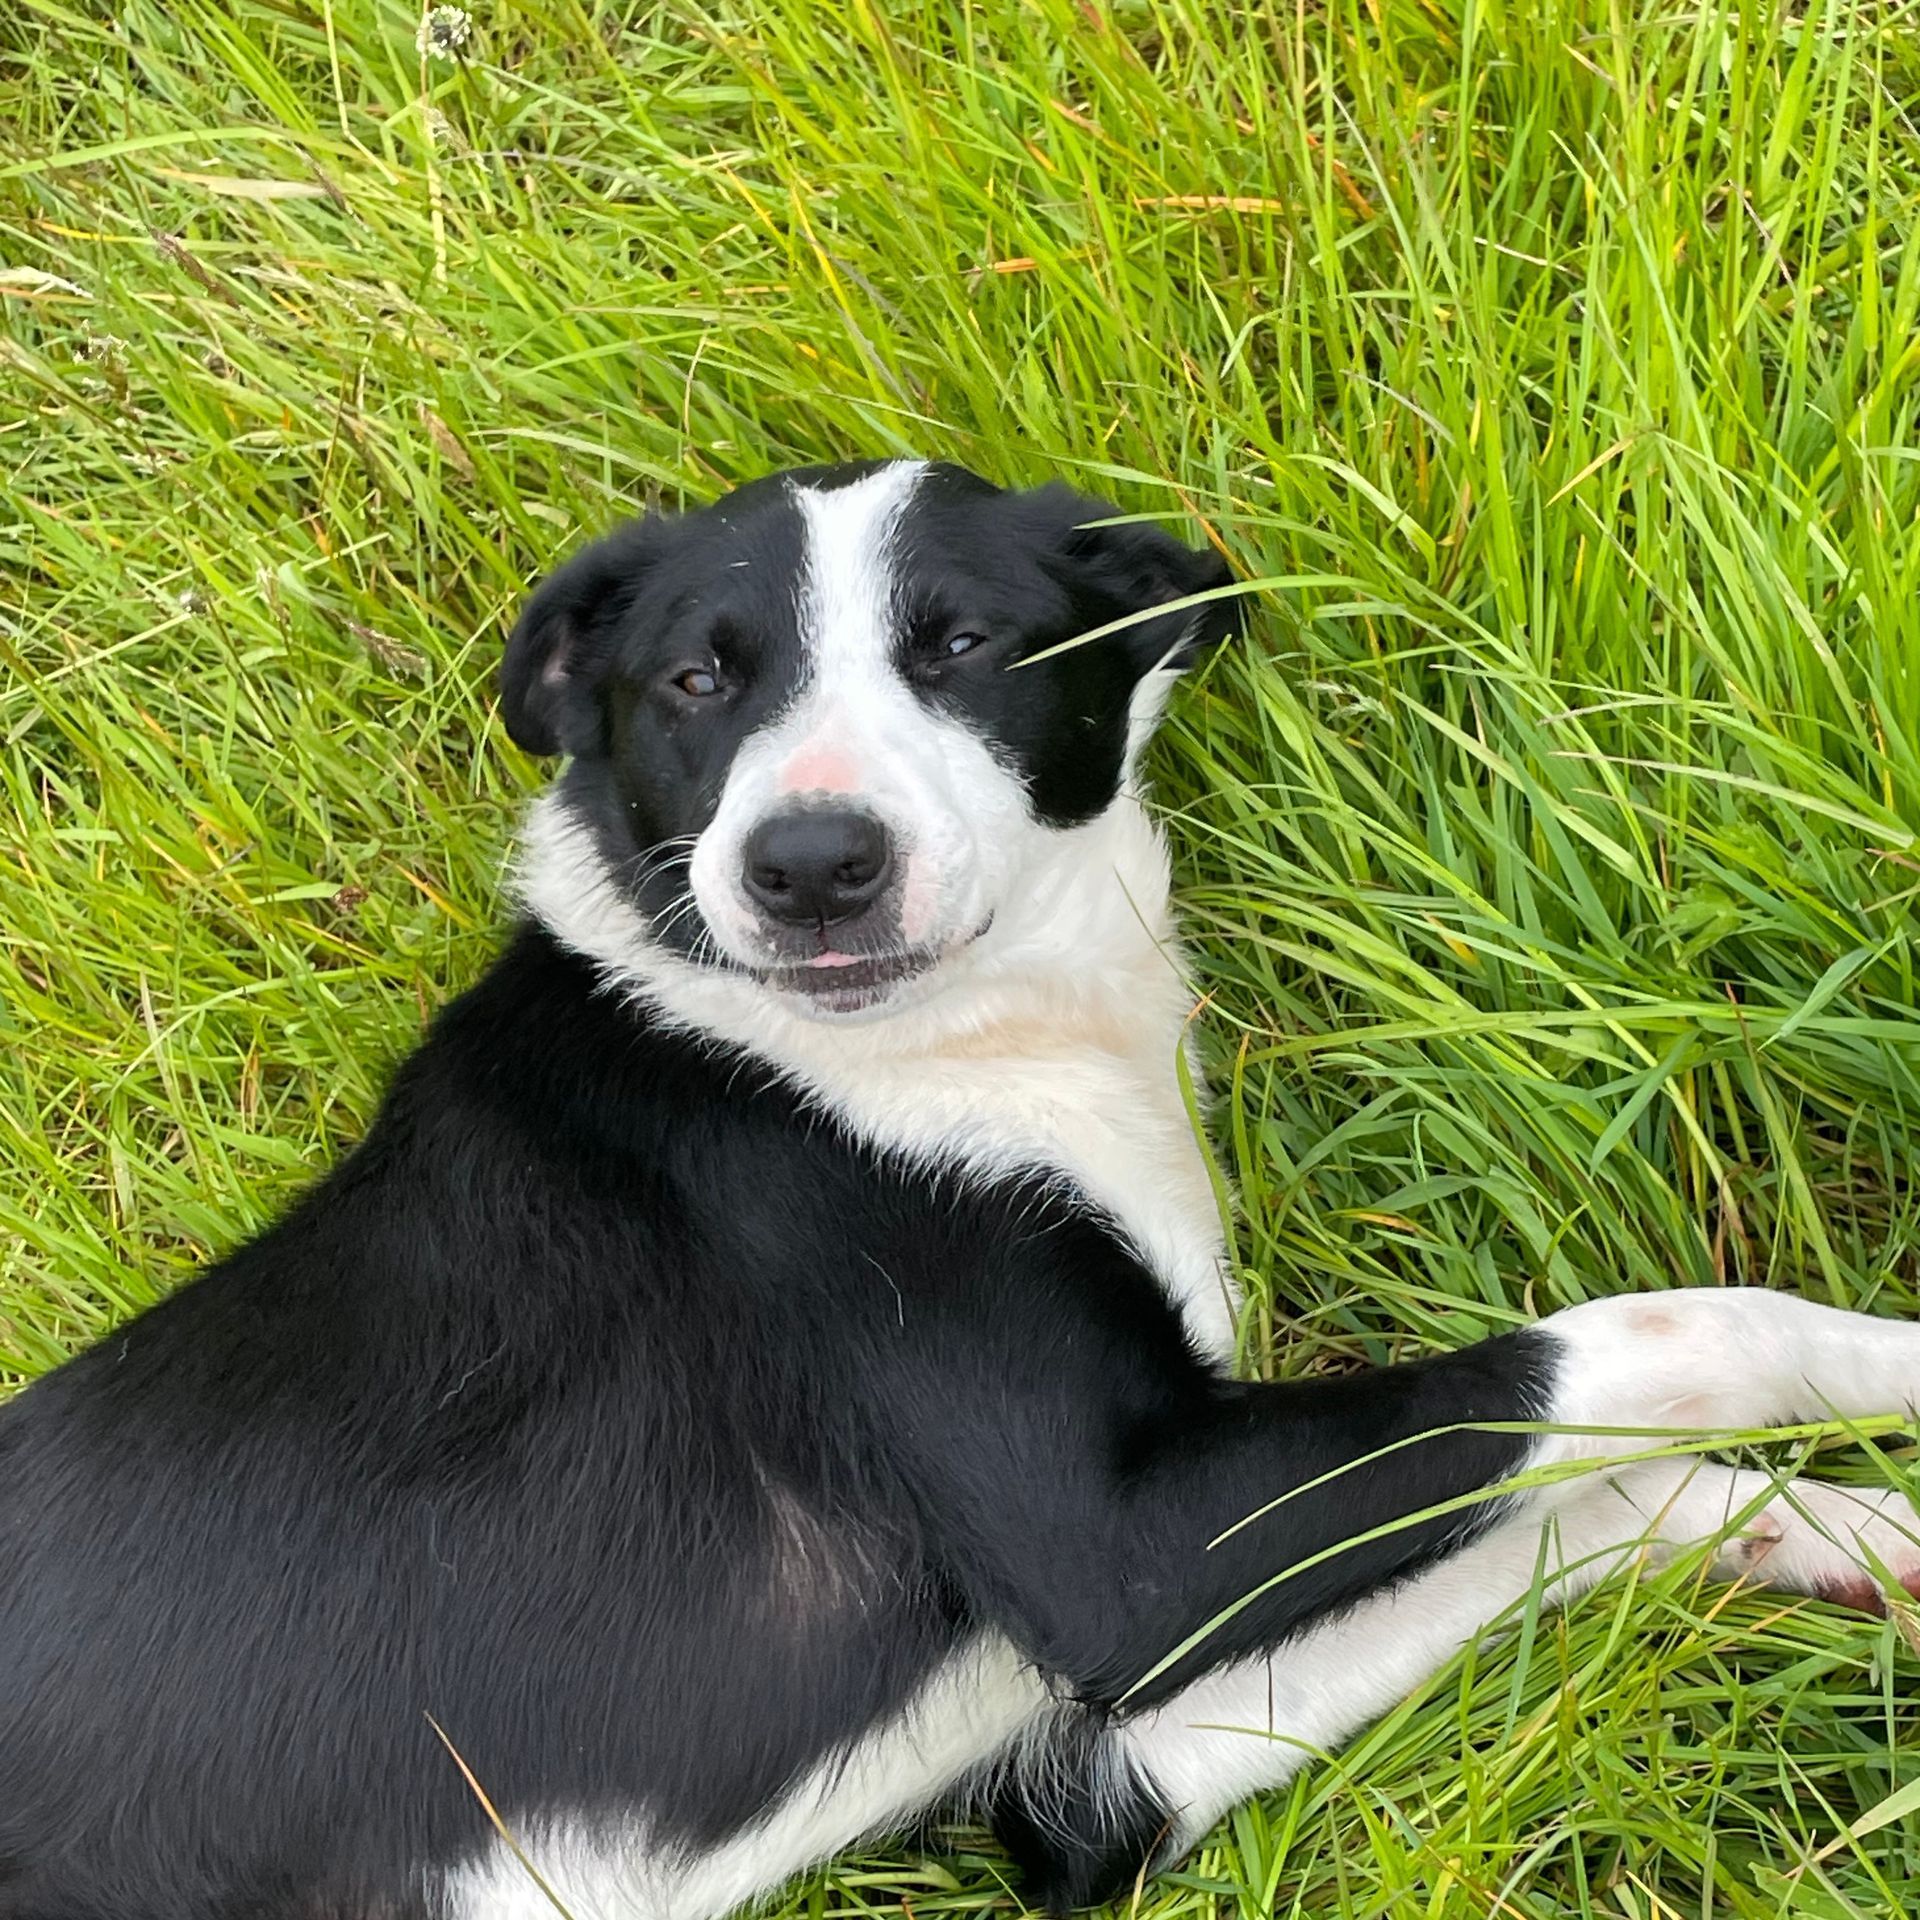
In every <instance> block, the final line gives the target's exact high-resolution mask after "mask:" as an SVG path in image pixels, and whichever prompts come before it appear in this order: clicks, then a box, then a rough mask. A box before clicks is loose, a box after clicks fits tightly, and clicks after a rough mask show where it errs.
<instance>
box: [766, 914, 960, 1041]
mask: <svg viewBox="0 0 1920 1920" xmlns="http://www.w3.org/2000/svg"><path fill="white" fill-rule="evenodd" d="M992 924H993V922H992V916H991V915H989V916H988V918H987V919H986V920H985V921H984V922H983V923H982V924H981V925H980V926H978V927H976V928H975V929H974V930H973V932H971V933H969V934H966V935H963V936H962V937H961V938H959V939H957V940H951V941H946V942H943V943H941V944H940V945H937V946H923V947H902V948H898V949H896V950H893V951H890V952H884V953H863V954H846V953H835V952H829V953H823V954H816V955H814V956H812V957H811V958H809V959H806V960H802V961H784V960H783V961H777V962H774V963H772V964H769V965H761V966H758V967H755V968H754V969H752V971H753V975H754V978H755V979H757V980H758V981H759V982H760V984H761V985H762V986H763V987H765V988H767V989H768V990H769V991H770V992H772V993H775V994H777V995H779V998H780V1004H781V1006H782V1007H784V1008H785V1009H786V1010H787V1011H788V1012H791V1013H798V1014H801V1015H804V1016H806V1017H807V1018H810V1019H817V1020H858V1019H878V1018H884V1017H885V1016H887V1015H889V1014H892V1013H895V1012H898V1011H899V1010H900V1009H902V1008H903V1007H907V1006H917V1005H918V1004H919V1003H920V1002H921V1001H923V1000H925V999H926V998H927V997H928V996H929V995H930V994H932V993H937V992H938V991H939V989H940V987H941V986H942V985H943V984H944V982H945V980H946V979H948V978H950V977H951V972H952V963H953V962H954V961H955V960H956V959H957V958H958V957H959V956H960V955H961V954H962V953H964V952H966V951H967V950H968V949H969V948H970V947H972V946H973V944H974V942H975V941H977V940H978V939H979V938H980V937H981V936H982V935H983V934H984V933H985V932H986V931H987V928H988V927H989V926H991V925H992Z"/></svg>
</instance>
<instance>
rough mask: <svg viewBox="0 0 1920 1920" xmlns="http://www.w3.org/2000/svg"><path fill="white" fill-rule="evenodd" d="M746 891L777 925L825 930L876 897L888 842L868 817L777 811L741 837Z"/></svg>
mask: <svg viewBox="0 0 1920 1920" xmlns="http://www.w3.org/2000/svg"><path fill="white" fill-rule="evenodd" d="M745 862H746V865H745V872H744V874H743V875H742V878H743V879H744V880H745V882H746V888H747V892H748V893H749V894H751V895H752V896H753V898H754V899H755V900H756V901H757V902H758V903H759V904H760V905H761V906H762V907H764V908H765V909H766V911H767V912H768V913H770V914H771V915H772V916H773V917H774V918H775V919H776V920H790V921H792V922H794V923H795V924H796V925H809V926H831V925H832V924H833V922H834V921H836V920H850V919H852V917H853V916H854V915H855V914H856V913H858V912H859V911H860V909H861V908H862V907H864V906H866V905H867V904H868V903H869V902H870V901H872V900H874V899H876V898H877V897H878V896H879V893H880V890H881V889H882V888H883V887H884V886H885V885H886V884H887V880H888V877H889V876H890V875H891V874H892V872H893V842H892V841H891V840H890V839H889V838H888V837H887V830H886V828H885V827H883V826H882V825H881V824H880V822H879V821H878V820H876V819H875V818H874V817H873V815H872V814H870V813H848V812H841V811H838V810H832V811H829V810H825V809H818V808H810V809H803V810H800V811H796V812H793V813H776V814H772V815H770V816H769V817H768V818H767V819H765V820H762V821H761V822H760V824H759V825H758V826H757V827H755V828H754V830H753V831H752V832H751V833H750V834H748V835H747V844H746V851H745Z"/></svg>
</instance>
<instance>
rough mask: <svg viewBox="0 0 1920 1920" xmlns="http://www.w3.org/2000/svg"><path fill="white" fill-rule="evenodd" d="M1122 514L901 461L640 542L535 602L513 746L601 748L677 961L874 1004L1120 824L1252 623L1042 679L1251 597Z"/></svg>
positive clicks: (623, 842)
mask: <svg viewBox="0 0 1920 1920" xmlns="http://www.w3.org/2000/svg"><path fill="white" fill-rule="evenodd" d="M1109 512H1110V510H1109V509H1106V508H1103V507H1101V506H1099V505H1098V504H1097V503H1096V502H1093V501H1090V500H1084V499H1081V498H1079V497H1077V496H1075V495H1074V494H1072V493H1070V492H1068V491H1067V490H1066V489H1065V488H1063V487H1046V488H1042V489H1039V490H1038V491H1035V492H1029V493H1014V492H1005V491H1002V490H1000V489H998V488H995V487H992V486H989V485H988V484H987V483H986V482H985V481H983V480H979V479H976V478H975V477H974V476H973V475H971V474H968V473H965V472H962V471H961V470H959V469H958V468H953V467H945V466H929V465H924V464H921V463H919V462H910V461H896V462H888V463H883V464H879V465H870V466H857V467H842V468H829V469H807V470H803V471H799V472H795V473H792V474H783V475H775V476H773V477H772V478H769V479H766V480H760V481H756V482H754V483H753V484H751V485H749V486H745V487H742V488H740V489H739V490H738V491H737V492H735V493H732V494H730V495H728V496H727V497H726V498H725V499H723V500H721V501H720V502H719V503H718V504H717V505H714V506H711V507H708V508H705V509H703V510H701V511H698V512H694V513H688V514H685V515H681V516H678V517H672V518H667V517H657V518H653V519H648V520H642V521H638V522H636V523H634V524H633V525H631V526H629V527H627V528H625V529H623V530H622V531H620V532H618V533H616V534H614V535H612V536H611V537H610V538H608V539H606V540H603V541H601V542H600V543H599V544H598V545H597V546H594V547H591V548H589V549H588V550H587V551H586V552H584V553H582V554H580V555H579V556H578V557H577V558H575V559H574V560H572V561H571V562H569V563H568V564H567V565H566V566H565V567H563V568H562V569H561V570H560V571H559V572H558V573H556V574H555V575H554V576H553V577H552V578H551V579H549V580H548V581H546V582H545V584H544V585H542V586H541V588H540V589H539V591H538V592H537V593H536V594H535V595H534V596H533V599H532V601H531V602H530V604H529V605H528V607H527V610H526V612H525V614H524V615H523V617H522V619H521V621H520V624H519V626H518V627H517V628H516V630H515V632H514V635H513V639H512V641H511V642H510V644H509V646H508V650H507V658H506V662H505V665H504V667H503V669H502V675H501V682H502V691H503V696H504V701H505V710H506V719H507V726H508V730H509V731H510V732H511V733H512V735H513V737H514V738H515V740H517V741H518V742H519V743H520V744H521V745H522V746H525V747H527V748H529V749H531V750H533V751H535V752H541V753H553V752H565V753H569V754H572V755H573V756H575V759H574V765H573V767H572V769H571V770H570V771H569V773H568V774H567V776H566V778H565V780H564V782H563V793H564V796H565V800H566V804H567V805H568V806H569V807H570V808H572V809H573V811H574V813H575V814H576V816H577V817H578V818H579V819H580V820H581V821H582V822H583V823H584V824H585V825H586V826H588V827H589V829H590V830H591V832H592V834H593V837H594V841H595V844H596V846H597V847H598V849H599V851H600V854H601V856H602V858H603V859H604V860H605V861H606V862H607V864H608V869H609V873H610V875H611V876H612V878H613V879H614V881H615V883H616V884H617V885H618V886H619V887H620V889H621V890H622V893H623V895H624V896H625V897H626V898H627V899H629V900H630V901H631V903H632V904H633V905H634V906H636V907H637V908H638V909H639V910H640V912H641V913H642V914H643V915H644V916H645V917H646V920H647V922H648V924H649V927H650V930H651V937H652V939H653V941H654V942H655V943H657V944H658V945H659V946H661V947H662V948H664V949H666V950H668V951H670V952H673V953H675V954H678V955H680V956H681V957H683V958H688V959H693V960H698V961H705V962H710V963H712V964H715V965H721V966H730V967H733V968H736V969H740V970H744V971H747V972H751V973H753V974H755V975H757V976H759V977H761V978H763V979H764V980H766V981H767V982H768V984H769V985H770V986H771V987H773V988H774V989H776V990H777V991H779V992H781V993H782V994H784V995H787V996H790V997H791V999H792V1001H793V1003H794V1004H795V1005H798V1006H804V1007H805V1008H807V1009H809V1010H812V1011H818V1012H843V1013H844V1012H852V1011H859V1010H864V1009H866V1008H869V1007H871V1006H874V1005H877V1004H880V1003H881V1002H883V1001H884V1000H885V999H886V998H887V997H888V995H889V994H890V992H891V991H892V989H893V988H895V987H896V986H898V985H899V984H900V983H901V982H903V981H904V980H906V979H908V978H911V977H913V976H915V975H919V974H924V973H926V972H927V971H928V970H929V969H931V968H934V967H937V965H938V964H939V962H940V961H941V960H942V959H943V958H944V957H946V956H947V955H949V954H951V953H954V952H956V951H958V950H960V949H961V948H963V947H965V946H967V945H968V944H969V943H971V942H972V941H974V940H975V939H977V938H979V937H980V936H981V935H982V934H983V933H984V932H985V930H986V929H987V928H988V926H989V925H990V924H991V923H992V921H993V918H994V915H995V912H996V909H997V907H998V905H999V904H1000V901H1001V898H1002V896H1003V895H1004V893H1005V890H1006V889H1007V887H1008V886H1009V885H1010V884H1012V883H1013V882H1014V881H1015V879H1016V877H1017V875H1018V873H1019V872H1020V869H1021V866H1022V853H1023V850H1024V849H1026V848H1027V847H1028V846H1029V845H1030V844H1031V842H1032V840H1033V839H1034V837H1035V836H1052V835H1057V834H1059V833H1061V832H1063V831H1067V830H1070V829H1072V828H1074V827H1076V826H1080V825H1083V824H1085V823H1086V822H1088V821H1090V820H1093V819H1096V818H1097V817H1098V816H1099V815H1100V814H1101V813H1103V812H1104V811H1105V810H1106V809H1107V808H1108V807H1110V806H1111V805H1112V804H1113V802H1114V800H1115V798H1116V796H1117V794H1118V792H1119V790H1120V785H1121V781H1122V779H1123V776H1124V772H1125V764H1126V759H1127V755H1128V752H1129V749H1130V744H1131V741H1130V730H1133V729H1143V728H1144V727H1145V726H1146V725H1148V724H1150V722H1151V717H1152V714H1153V713H1154V712H1155V711H1157V699H1156V698H1154V697H1152V696H1153V695H1154V694H1157V692H1158V690H1159V684H1160V683H1161V682H1162V681H1164V678H1165V671H1164V670H1166V669H1177V668H1179V667H1181V666H1185V665H1187V664H1188V663H1189V662H1190V661H1191V660H1192V659H1194V658H1195V657H1196V656H1197V655H1198V654H1199V652H1200V651H1202V650H1203V649H1204V648H1206V647H1208V646H1210V645H1212V644H1213V643H1215V642H1217V641H1218V640H1220V639H1222V638H1224V637H1225V635H1226V634H1227V633H1228V632H1229V631H1230V630H1231V627H1232V624H1233V611H1232V609H1233V602H1232V601H1231V600H1224V599H1223V600H1219V601H1213V602H1209V603H1207V604H1205V605H1203V606H1201V607H1197V608H1187V609H1182V610H1180V611H1177V612H1174V613H1171V614H1165V615H1161V616H1158V617H1149V618H1147V619H1144V620H1142V621H1140V622H1139V623H1138V624H1135V625H1133V626H1130V627H1128V628H1126V629H1125V630H1123V631H1121V632H1119V633H1115V634H1112V635H1109V636H1107V637H1105V638H1103V639H1100V640H1095V641H1092V642H1090V643H1088V644H1087V645H1085V646H1081V647H1075V648H1072V649H1070V650H1068V651H1066V652H1064V653H1060V654H1057V655H1055V656H1054V657H1052V658H1050V659H1045V660H1039V661H1035V662H1034V663H1033V664H1031V665H1025V664H1022V663H1023V662H1028V661H1033V658H1034V656H1035V655H1038V654H1042V653H1045V652H1046V651H1047V649H1049V648H1052V647H1055V646H1057V645H1059V644H1060V643H1061V642H1063V641H1068V640H1072V639H1073V638H1074V637H1075V636H1077V635H1079V634H1082V633H1085V632H1087V631H1088V630H1090V629H1092V628H1095V627H1100V626H1104V625H1105V624H1107V623H1108V622H1110V621H1114V620H1119V619H1124V618H1126V617H1127V616H1129V615H1134V614H1140V613H1148V612H1150V610H1151V609H1153V608H1156V607H1159V606H1162V605H1164V604H1165V603H1166V602H1168V601H1171V600H1177V599H1180V598H1182V597H1184V596H1186V595H1189V594H1194V593H1200V592H1204V591H1206V590H1207V589H1210V588H1216V587H1219V586H1222V585H1224V584H1226V582H1227V580H1228V579H1229V574H1228V571H1227V568H1226V567H1225V565H1224V564H1223V563H1222V562H1221V561H1219V560H1218V559H1217V558H1216V557H1214V556H1213V555H1212V554H1209V553H1204V552H1202V553H1196V552H1193V551H1191V550H1189V549H1188V548H1186V547H1184V546H1182V545H1181V544H1180V543H1179V542H1177V541H1175V540H1173V539H1172V538H1170V537H1169V536H1168V535H1166V534H1165V533H1162V532H1160V531H1159V530H1158V529H1156V528H1152V527H1144V526H1137V525H1128V526H1118V527H1098V526H1089V525H1088V524H1087V523H1088V522H1090V521H1096V520H1099V519H1102V518H1104V517H1107V516H1108V514H1109ZM1143 682H1152V683H1153V686H1152V687H1151V688H1150V689H1149V690H1148V691H1147V692H1144V693H1143V691H1142V685H1143Z"/></svg>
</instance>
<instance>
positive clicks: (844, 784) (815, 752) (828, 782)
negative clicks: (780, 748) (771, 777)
mask: <svg viewBox="0 0 1920 1920" xmlns="http://www.w3.org/2000/svg"><path fill="white" fill-rule="evenodd" d="M859 784H860V782H859V780H858V779H857V778H856V777H855V774H854V766H853V762H852V761H851V760H850V759H848V758H847V756H846V755H845V754H844V753H835V752H834V751H833V750H832V749H831V748H829V747H809V748H802V749H801V751H800V752H798V753H796V754H795V755H794V756H793V758H792V759H791V760H789V761H788V762H787V764H786V766H785V768H784V769H782V771H781V774H780V791H781V792H782V793H851V792H852V791H853V790H854V788H855V787H857V786H858V785H859Z"/></svg>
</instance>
